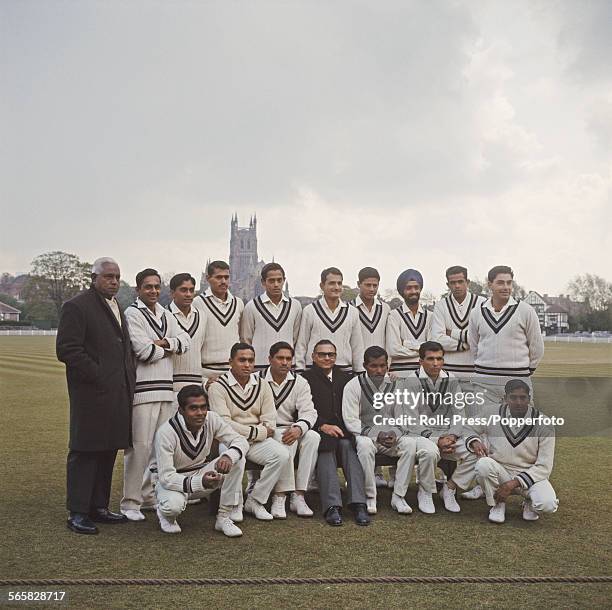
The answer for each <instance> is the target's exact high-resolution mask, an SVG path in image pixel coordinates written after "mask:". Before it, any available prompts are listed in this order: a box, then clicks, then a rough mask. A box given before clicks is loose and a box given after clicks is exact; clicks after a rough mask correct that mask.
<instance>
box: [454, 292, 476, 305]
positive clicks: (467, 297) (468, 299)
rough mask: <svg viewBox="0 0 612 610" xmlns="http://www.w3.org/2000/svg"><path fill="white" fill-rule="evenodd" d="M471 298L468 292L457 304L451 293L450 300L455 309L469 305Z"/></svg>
mask: <svg viewBox="0 0 612 610" xmlns="http://www.w3.org/2000/svg"><path fill="white" fill-rule="evenodd" d="M471 296H472V295H471V292H470V291H469V290H468V292H467V294H466V295H465V299H463V302H462V303H459V301H458V300H457V299H456V298H455V297H454V296H453V293H452V292H451V295H450V298H451V300H452V301H453V303H454V304H455V307H463V306H464V305H469V303H470V298H471Z"/></svg>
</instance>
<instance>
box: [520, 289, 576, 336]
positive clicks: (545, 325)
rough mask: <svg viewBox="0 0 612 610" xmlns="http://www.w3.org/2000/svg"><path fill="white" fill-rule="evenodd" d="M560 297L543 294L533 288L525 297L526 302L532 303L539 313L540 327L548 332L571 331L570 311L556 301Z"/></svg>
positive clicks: (552, 333)
mask: <svg viewBox="0 0 612 610" xmlns="http://www.w3.org/2000/svg"><path fill="white" fill-rule="evenodd" d="M558 298H559V297H552V298H551V297H549V296H548V295H547V294H545V295H544V296H542V295H541V294H539V293H538V292H536V291H535V290H531V291H530V292H529V294H528V295H527V296H526V297H525V302H526V303H528V304H529V305H531V306H532V307H533V308H534V309H535V311H536V313H537V314H538V320H539V321H540V329H541V330H542V331H544V332H545V333H547V334H550V335H554V334H557V333H566V332H568V331H569V321H568V317H569V312H568V310H567V309H566V308H565V307H563V306H561V305H559V304H558V303H556V302H555V300H556V299H558Z"/></svg>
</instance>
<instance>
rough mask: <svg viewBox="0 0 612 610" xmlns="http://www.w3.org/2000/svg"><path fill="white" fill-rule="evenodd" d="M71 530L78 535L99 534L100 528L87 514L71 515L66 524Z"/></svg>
mask: <svg viewBox="0 0 612 610" xmlns="http://www.w3.org/2000/svg"><path fill="white" fill-rule="evenodd" d="M66 525H67V526H68V529H69V530H72V531H73V532H76V533H77V534H97V533H98V528H97V527H96V526H95V525H94V524H93V522H92V520H91V519H90V518H89V516H88V515H86V514H85V513H70V517H68V521H67V522H66Z"/></svg>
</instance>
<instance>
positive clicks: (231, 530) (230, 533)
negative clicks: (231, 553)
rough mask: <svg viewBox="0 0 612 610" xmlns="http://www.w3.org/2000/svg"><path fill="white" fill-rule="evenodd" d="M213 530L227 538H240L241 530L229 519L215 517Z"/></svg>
mask: <svg viewBox="0 0 612 610" xmlns="http://www.w3.org/2000/svg"><path fill="white" fill-rule="evenodd" d="M215 530H217V531H218V532H223V533H224V534H225V535H226V536H227V537H228V538H237V537H238V536H242V530H241V529H240V528H239V527H238V526H237V525H236V524H235V523H234V522H233V521H232V520H231V519H230V518H229V517H220V516H218V515H217V520H216V521H215Z"/></svg>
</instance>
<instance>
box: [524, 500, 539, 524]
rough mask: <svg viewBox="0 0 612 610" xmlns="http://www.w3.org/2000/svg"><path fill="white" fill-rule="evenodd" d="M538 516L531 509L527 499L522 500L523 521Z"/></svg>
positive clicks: (532, 519)
mask: <svg viewBox="0 0 612 610" xmlns="http://www.w3.org/2000/svg"><path fill="white" fill-rule="evenodd" d="M539 518H540V515H538V513H536V512H535V510H533V506H532V505H531V502H529V500H525V501H524V502H523V519H525V521H537V520H538V519H539Z"/></svg>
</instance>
